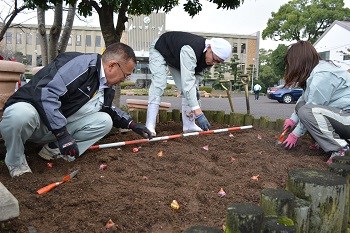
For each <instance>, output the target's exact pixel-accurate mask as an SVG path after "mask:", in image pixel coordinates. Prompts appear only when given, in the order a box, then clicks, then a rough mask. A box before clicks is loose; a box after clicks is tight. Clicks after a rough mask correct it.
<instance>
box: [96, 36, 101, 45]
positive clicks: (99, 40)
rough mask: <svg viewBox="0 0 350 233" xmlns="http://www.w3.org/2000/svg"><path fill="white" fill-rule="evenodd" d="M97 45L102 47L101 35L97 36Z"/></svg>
mask: <svg viewBox="0 0 350 233" xmlns="http://www.w3.org/2000/svg"><path fill="white" fill-rule="evenodd" d="M95 47H101V36H96V40H95Z"/></svg>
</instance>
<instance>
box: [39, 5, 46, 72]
mask: <svg viewBox="0 0 350 233" xmlns="http://www.w3.org/2000/svg"><path fill="white" fill-rule="evenodd" d="M37 15H38V32H39V40H40V48H41V60H42V65H43V66H45V65H47V64H48V56H47V54H48V48H47V37H46V28H45V10H44V9H42V8H40V7H38V8H37Z"/></svg>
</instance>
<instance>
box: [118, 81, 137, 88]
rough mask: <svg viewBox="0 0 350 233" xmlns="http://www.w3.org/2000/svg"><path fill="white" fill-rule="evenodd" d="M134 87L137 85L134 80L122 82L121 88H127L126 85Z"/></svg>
mask: <svg viewBox="0 0 350 233" xmlns="http://www.w3.org/2000/svg"><path fill="white" fill-rule="evenodd" d="M130 86H131V87H133V86H135V83H134V82H121V83H120V88H121V89H125V87H130Z"/></svg>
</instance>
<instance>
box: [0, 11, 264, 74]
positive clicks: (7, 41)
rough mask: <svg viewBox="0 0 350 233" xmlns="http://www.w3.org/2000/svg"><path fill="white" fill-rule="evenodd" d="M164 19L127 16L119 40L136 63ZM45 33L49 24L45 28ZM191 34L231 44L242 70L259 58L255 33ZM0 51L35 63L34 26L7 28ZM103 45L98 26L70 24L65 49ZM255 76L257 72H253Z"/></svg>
mask: <svg viewBox="0 0 350 233" xmlns="http://www.w3.org/2000/svg"><path fill="white" fill-rule="evenodd" d="M165 25H166V18H165V14H164V13H152V14H150V15H140V16H131V17H130V19H129V21H128V23H127V25H126V30H125V32H124V33H123V35H122V38H121V42H123V43H126V44H128V45H130V46H131V47H132V48H133V49H134V50H135V53H136V55H137V57H138V59H139V61H140V62H139V63H138V64H141V63H143V64H145V68H146V69H147V66H148V51H149V47H150V44H151V43H152V41H153V40H154V39H156V38H157V37H159V36H160V35H161V34H162V33H164V32H165ZM47 33H49V26H48V28H47ZM193 33H194V34H197V35H200V36H203V37H206V38H212V37H221V38H224V39H226V40H228V41H229V42H230V43H231V44H232V45H233V53H235V54H237V55H238V59H239V61H240V63H241V64H242V65H241V67H242V69H243V73H246V71H247V67H249V66H250V65H253V64H254V66H255V67H257V64H258V61H259V57H258V56H259V36H260V35H259V33H257V35H239V34H218V33H198V32H193ZM0 46H1V51H3V53H4V51H5V53H6V54H4V55H5V57H10V56H11V55H12V56H13V55H14V54H15V53H16V52H22V53H23V55H25V56H26V57H27V59H29V60H31V62H28V63H29V64H31V65H29V66H36V65H37V59H36V58H37V57H39V56H40V55H41V50H40V43H39V40H38V37H37V25H31V24H27V25H21V28H19V27H12V28H9V29H8V31H7V33H6V35H5V38H4V39H3V40H2V42H1V43H0ZM104 48H105V43H104V40H103V36H102V33H101V30H100V28H99V27H73V29H72V32H71V36H70V40H69V43H68V46H67V50H66V51H77V52H82V53H102V52H103V50H104ZM256 75H257V74H256Z"/></svg>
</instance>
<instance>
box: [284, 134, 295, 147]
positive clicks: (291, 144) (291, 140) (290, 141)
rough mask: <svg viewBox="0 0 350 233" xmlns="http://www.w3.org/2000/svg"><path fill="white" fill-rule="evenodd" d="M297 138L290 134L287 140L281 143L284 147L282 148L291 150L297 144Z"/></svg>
mask: <svg viewBox="0 0 350 233" xmlns="http://www.w3.org/2000/svg"><path fill="white" fill-rule="evenodd" d="M298 138H299V137H298V136H296V135H295V134H294V133H290V134H289V135H288V137H287V139H286V140H284V142H283V144H284V145H285V146H284V147H285V148H287V149H292V148H293V147H295V145H296V144H297V141H298Z"/></svg>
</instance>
